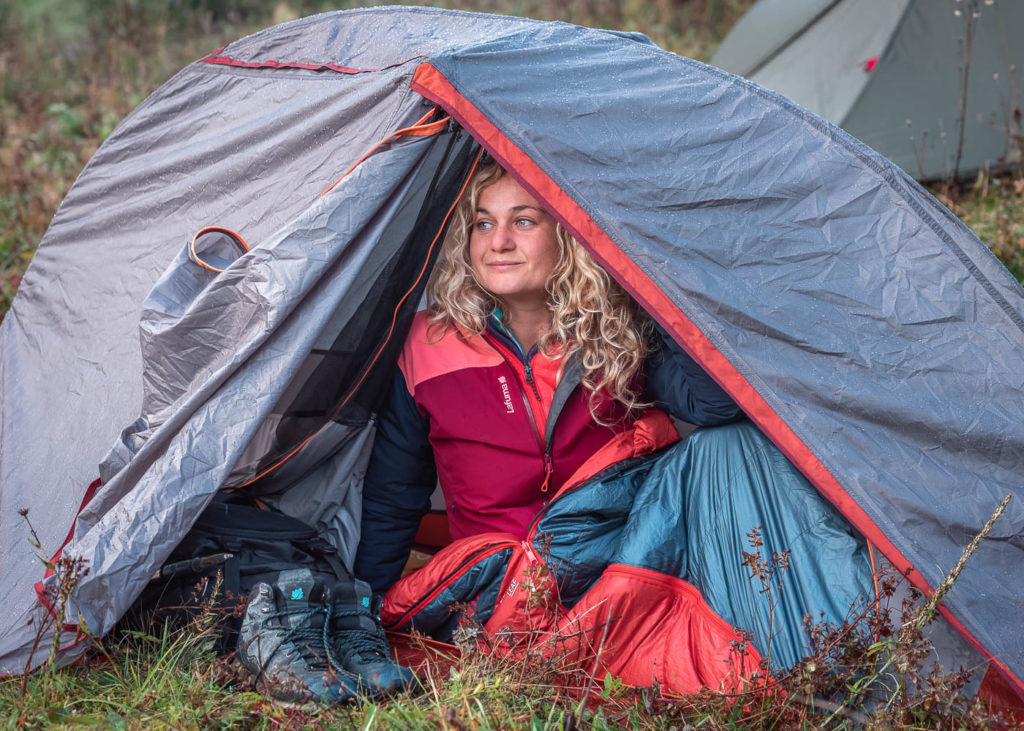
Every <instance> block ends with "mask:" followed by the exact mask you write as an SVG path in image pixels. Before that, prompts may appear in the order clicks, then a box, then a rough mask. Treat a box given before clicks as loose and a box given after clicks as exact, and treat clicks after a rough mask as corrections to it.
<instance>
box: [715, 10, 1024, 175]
mask: <svg viewBox="0 0 1024 731" xmlns="http://www.w3.org/2000/svg"><path fill="white" fill-rule="evenodd" d="M968 23H970V29H969V32H968ZM1022 30H1024V6H1022V5H1021V4H1020V3H1019V2H1012V1H1008V0H995V1H994V2H989V1H988V0H986V1H985V2H980V1H975V2H970V1H968V2H959V0H958V1H957V2H934V1H933V0H760V1H759V2H757V3H756V4H755V5H754V6H753V7H752V8H750V10H749V11H747V13H746V15H744V16H743V17H742V18H741V19H740V21H739V22H738V23H737V24H736V27H735V28H733V30H732V31H731V32H730V33H729V35H728V36H726V38H725V40H724V41H723V42H722V45H721V46H720V47H719V49H718V51H717V52H716V53H715V55H714V57H713V58H712V60H711V63H713V64H714V65H715V66H719V67H721V68H723V69H725V70H727V71H731V72H733V73H735V74H739V75H740V76H743V77H745V78H747V79H750V80H751V81H755V82H757V83H758V84H761V85H763V86H766V87H768V88H769V89H773V90H775V91H777V92H779V93H780V94H783V95H785V96H787V97H789V98H790V99H792V100H793V101H795V102H797V103H798V104H801V105H802V106H804V107H806V108H807V109H809V110H810V111H812V112H814V113H815V114H818V115H820V116H822V117H824V118H825V119H827V120H829V121H830V122H833V123H835V124H837V125H838V126H840V127H842V128H843V129H845V130H846V131H847V132H849V133H850V134H852V135H853V136H854V137H857V138H858V139H860V140H863V141H864V142H865V143H867V144H868V145H869V146H871V147H872V148H874V149H875V150H877V151H878V152H881V153H882V154H883V155H885V156H886V157H888V158H889V159H890V160H892V161H893V162H895V163H896V164H897V165H899V166H900V167H902V168H903V169H904V170H906V171H907V173H909V174H910V175H912V176H914V177H916V178H918V179H922V180H934V179H940V178H947V177H949V176H951V175H953V174H954V172H955V170H956V165H957V154H958V147H959V140H960V134H959V125H960V118H961V111H960V103H961V98H962V88H963V69H964V61H965V58H967V55H968V51H969V64H968V65H967V68H968V79H967V87H966V112H965V114H964V134H963V150H962V153H961V154H962V157H961V159H960V165H959V172H960V174H962V175H969V174H972V173H973V172H976V171H978V170H988V169H998V168H999V167H1000V165H1002V164H1004V163H1007V164H1011V165H1012V164H1019V163H1020V150H1021V132H1022V128H1021V120H1020V105H1021V92H1022V91H1024V86H1022V85H1021V77H1020V75H1019V74H1020V69H1024V48H1022V47H1021V44H1020V43H1019V42H1018V41H1017V38H1018V37H1019V35H1020V32H1021V31H1022ZM968 36H970V40H969V46H968Z"/></svg>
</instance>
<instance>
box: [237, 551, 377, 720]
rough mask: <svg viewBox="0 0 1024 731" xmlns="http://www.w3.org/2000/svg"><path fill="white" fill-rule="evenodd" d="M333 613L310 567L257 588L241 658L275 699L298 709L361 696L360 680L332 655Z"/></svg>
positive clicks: (249, 608)
mask: <svg viewBox="0 0 1024 731" xmlns="http://www.w3.org/2000/svg"><path fill="white" fill-rule="evenodd" d="M330 609H331V597H330V592H329V591H328V590H327V589H326V587H325V586H324V585H323V584H321V583H318V582H317V581H316V580H315V578H314V576H313V574H312V573H311V572H310V571H309V570H308V569H293V570H288V571H282V572H281V573H280V574H279V575H278V579H277V582H276V583H275V584H273V585H271V584H267V583H263V582H261V583H259V584H256V586H254V587H253V589H252V591H251V592H250V594H249V603H248V604H247V605H246V607H245V618H244V619H243V620H242V629H241V631H240V633H239V646H238V659H239V661H240V662H241V663H242V665H244V666H245V667H246V668H247V669H249V670H250V671H252V672H253V673H254V674H255V675H256V684H257V686H258V687H261V688H262V689H263V690H265V691H266V693H267V694H268V695H269V696H270V697H271V698H273V699H275V700H277V701H281V702H283V703H285V704H287V705H298V704H304V703H307V702H309V701H321V702H323V703H340V702H343V701H347V700H352V699H355V698H358V697H359V696H360V692H359V684H360V679H359V678H357V677H356V676H355V675H352V674H350V673H348V672H346V671H345V669H344V668H342V667H341V665H340V664H339V663H338V662H337V661H336V660H335V658H334V657H333V656H332V655H331V650H330V647H329V645H328V642H327V628H328V626H329V625H328V622H327V618H328V615H329V613H330Z"/></svg>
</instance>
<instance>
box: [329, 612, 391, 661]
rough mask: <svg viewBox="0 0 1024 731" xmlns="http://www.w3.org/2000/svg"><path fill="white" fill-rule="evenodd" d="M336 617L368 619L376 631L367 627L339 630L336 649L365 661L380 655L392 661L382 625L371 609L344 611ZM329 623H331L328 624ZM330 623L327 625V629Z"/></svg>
mask: <svg viewBox="0 0 1024 731" xmlns="http://www.w3.org/2000/svg"><path fill="white" fill-rule="evenodd" d="M333 616H334V617H357V618H363V617H366V618H368V619H370V620H371V621H372V622H373V625H374V629H367V628H365V627H353V628H351V629H338V630H335V631H334V632H333V633H332V634H333V640H334V644H335V647H341V648H344V649H345V650H347V651H348V652H351V653H353V654H356V655H359V656H360V657H362V658H363V659H364V660H365V659H367V658H369V657H372V656H373V655H379V656H380V657H381V658H383V659H386V660H390V659H391V648H390V647H389V646H388V641H387V639H386V638H385V637H384V628H383V627H382V626H381V624H380V619H378V617H377V615H376V613H374V612H372V611H370V610H369V609H362V608H360V609H342V610H338V611H335V612H334V613H333ZM328 623H329V622H328ZM328 623H325V627H326V626H327V624H328Z"/></svg>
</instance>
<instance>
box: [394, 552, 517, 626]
mask: <svg viewBox="0 0 1024 731" xmlns="http://www.w3.org/2000/svg"><path fill="white" fill-rule="evenodd" d="M515 545H516V542H514V541H501V542H499V543H495V544H493V545H491V546H485V547H484V548H480V549H478V550H476V551H473V553H471V554H469V556H467V557H466V558H465V559H463V561H462V563H460V564H459V565H458V566H456V567H455V568H454V569H452V571H451V572H450V573H449V574H448V575H447V576H445V577H444V578H443V579H441V581H440V582H438V583H437V584H435V585H434V588H433V589H431V590H430V591H428V592H427V593H426V594H425V595H423V596H422V597H421V598H420V599H418V600H417V601H416V602H414V603H413V605H412V606H411V607H410V608H409V609H407V610H406V611H405V613H404V614H403V615H402V616H401V617H400V618H399V619H398V621H397V622H394V623H392V624H389V625H388V627H389V628H394V627H401V626H402V625H403V624H405V623H406V622H408V621H409V620H410V619H412V618H413V617H414V616H415V615H417V614H419V613H420V611H422V610H423V608H424V607H425V606H426V605H427V604H429V603H430V602H432V601H434V600H435V599H436V598H437V597H438V596H440V594H441V592H442V591H444V590H445V589H447V588H448V587H449V586H451V585H452V584H454V583H455V582H456V581H458V580H459V578H460V577H462V576H464V575H465V574H466V571H467V570H468V569H469V568H472V567H473V566H474V565H475V564H477V563H479V562H481V561H483V560H484V559H486V558H490V557H491V556H493V555H494V554H496V553H501V552H502V551H504V550H507V549H509V548H513V547H514V546H515Z"/></svg>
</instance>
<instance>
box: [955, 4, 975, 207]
mask: <svg viewBox="0 0 1024 731" xmlns="http://www.w3.org/2000/svg"><path fill="white" fill-rule="evenodd" d="M963 12H964V73H963V78H962V79H961V82H960V116H959V119H958V120H957V122H958V124H959V127H960V129H959V130H957V141H956V161H955V162H954V163H953V180H952V181H951V182H952V186H951V187H955V186H957V181H958V180H959V179H960V159H961V157H962V156H963V152H964V127H965V124H966V122H967V76H968V74H969V73H970V70H971V45H972V42H973V40H974V23H975V21H976V20H977V17H976V16H977V12H978V0H968V2H967V3H966V7H965V8H964V11H963Z"/></svg>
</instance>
